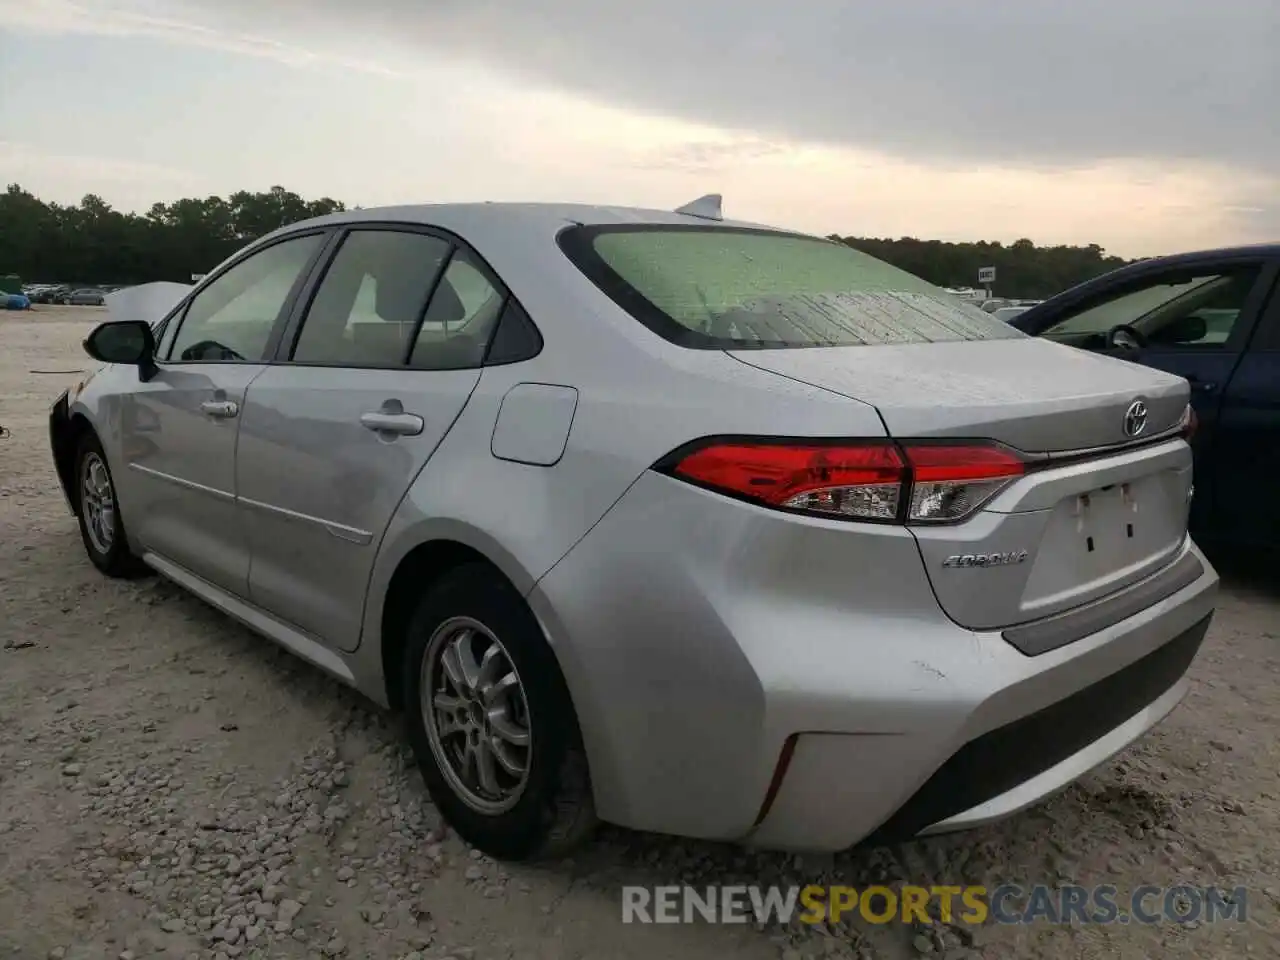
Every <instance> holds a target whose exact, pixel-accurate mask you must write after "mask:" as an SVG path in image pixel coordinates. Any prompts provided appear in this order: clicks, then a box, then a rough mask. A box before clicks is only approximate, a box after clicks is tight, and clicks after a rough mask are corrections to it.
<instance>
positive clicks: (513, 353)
mask: <svg viewBox="0 0 1280 960" xmlns="http://www.w3.org/2000/svg"><path fill="white" fill-rule="evenodd" d="M541 349H542V335H541V334H540V333H538V328H537V327H535V326H534V325H533V321H532V320H530V319H529V315H528V314H527V313H525V311H524V308H523V307H521V306H520V304H518V303H516V301H515V298H514V297H508V298H507V305H506V307H504V308H503V310H502V319H500V320H499V321H498V329H497V330H496V331H495V332H494V334H493V341H492V342H491V343H490V344H489V353H488V354H487V355H486V356H485V358H484V362H485V364H486V365H493V364H499V363H519V362H520V361H521V360H529V359H531V358H532V357H536V356H537V355H538V351H539V350H541Z"/></svg>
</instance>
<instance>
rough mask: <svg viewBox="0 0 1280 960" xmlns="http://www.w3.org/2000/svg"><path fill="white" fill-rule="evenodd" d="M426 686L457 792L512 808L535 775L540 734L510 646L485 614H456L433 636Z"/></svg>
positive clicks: (484, 807)
mask: <svg viewBox="0 0 1280 960" xmlns="http://www.w3.org/2000/svg"><path fill="white" fill-rule="evenodd" d="M420 690H421V701H422V702H421V704H420V705H419V708H420V709H421V710H422V716H423V720H424V726H425V727H426V732H427V740H428V742H429V744H430V745H431V751H432V753H433V754H434V755H435V758H436V762H437V763H438V764H439V767H440V771H441V773H443V774H444V777H445V779H446V780H447V781H448V783H449V786H450V787H451V788H452V789H453V791H454V793H456V794H457V796H458V797H459V799H461V800H462V801H463V802H464V803H465V804H467V806H469V807H471V808H472V809H473V810H476V811H477V812H479V813H484V814H488V815H491V816H492V815H496V814H500V813H504V812H505V811H507V810H510V809H511V808H512V807H513V806H515V805H516V803H517V802H518V801H519V799H520V797H521V796H522V795H523V793H524V790H525V787H526V785H527V784H528V781H529V765H530V760H531V759H532V756H533V734H532V731H531V729H530V723H529V705H528V701H527V699H526V697H525V690H524V686H523V684H522V682H521V680H520V674H519V672H518V671H517V670H516V667H515V663H514V662H513V661H512V659H511V655H510V654H509V653H508V652H507V649H506V647H504V646H503V645H502V642H501V641H500V640H499V639H498V638H497V636H495V635H494V633H493V631H491V630H490V629H489V628H488V627H486V626H485V625H484V624H482V623H480V622H479V621H477V620H473V619H472V618H470V617H452V618H450V619H449V620H446V621H445V622H444V623H442V624H440V626H439V627H437V628H436V630H435V632H434V633H433V634H432V635H431V639H430V641H429V642H428V643H427V650H426V655H425V656H424V657H423V659H422V677H421V684H420Z"/></svg>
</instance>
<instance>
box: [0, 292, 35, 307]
mask: <svg viewBox="0 0 1280 960" xmlns="http://www.w3.org/2000/svg"><path fill="white" fill-rule="evenodd" d="M0 304H4V308H5V309H6V310H30V309H31V299H30V298H29V297H28V296H27V295H26V294H25V293H6V292H5V291H3V290H0Z"/></svg>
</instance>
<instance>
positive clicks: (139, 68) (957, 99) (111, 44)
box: [0, 0, 1280, 256]
mask: <svg viewBox="0 0 1280 960" xmlns="http://www.w3.org/2000/svg"><path fill="white" fill-rule="evenodd" d="M1278 104H1280V4H1278V3H1276V2H1274V0H1213V2H1206V0H1106V2H1103V0H1070V2H1064V0H966V2H952V0H879V2H874V0H863V2H856V0H843V2H841V0H796V2H795V3H791V4H788V3H782V2H776V0H773V2H763V0H647V2H645V3H639V4H637V3H621V2H619V3H611V2H609V0H537V2H529V0H523V2H522V0H359V2H351V0H0V180H4V181H17V182H20V183H21V184H22V185H23V186H25V187H27V188H28V189H30V190H33V191H34V192H36V193H38V194H39V195H41V196H43V197H45V198H47V199H55V200H60V201H75V200H77V199H79V197H80V196H81V195H83V194H84V193H87V192H94V193H98V194H101V195H102V196H103V197H105V198H106V199H107V200H108V201H109V202H111V203H113V204H115V205H117V206H120V207H125V208H132V209H145V208H146V207H147V206H149V205H150V204H151V203H152V202H153V201H155V200H165V199H174V198H176V197H179V196H190V195H205V194H210V193H222V194H225V193H229V192H231V191H234V190H237V189H265V188H267V187H269V186H271V185H273V184H282V185H284V186H287V187H289V188H291V189H294V190H297V191H298V192H300V193H303V194H304V195H308V196H316V195H321V194H326V195H330V196H334V197H337V198H339V199H342V200H345V201H346V202H348V203H352V204H356V203H358V204H361V205H363V206H372V205H375V204H381V203H391V202H406V201H415V200H424V201H431V200H462V199H548V200H550V199H568V200H585V201H600V202H611V203H626V204H636V205H653V206H660V207H671V206H675V205H678V204H680V203H682V202H684V201H687V200H689V199H692V198H693V197H694V196H697V195H699V194H701V193H706V192H711V191H719V192H722V193H723V194H724V195H725V206H726V212H727V213H728V214H730V215H732V216H738V217H742V218H745V219H752V220H763V221H767V222H773V223H779V224H782V225H786V226H791V227H795V228H799V229H805V230H812V231H814V232H819V233H832V232H839V233H843V234H858V235H864V236H901V235H913V236H919V237H929V238H941V239H996V240H1004V241H1011V240H1014V239H1017V238H1018V237H1022V236H1028V237H1031V238H1032V239H1033V240H1035V241H1036V242H1038V243H1089V242H1097V243H1101V244H1103V245H1104V246H1106V247H1107V248H1108V249H1110V250H1112V251H1113V252H1116V253H1121V254H1125V255H1130V256H1133V255H1144V254H1150V253H1159V252H1166V251H1171V250H1177V249H1189V248H1194V247H1200V246H1210V245H1214V244H1220V243H1234V242H1246V241H1254V240H1264V239H1280V123H1278V122H1276V120H1275V118H1276V117H1277V116H1280V114H1278V113H1277V110H1280V107H1278Z"/></svg>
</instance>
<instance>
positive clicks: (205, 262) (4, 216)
mask: <svg viewBox="0 0 1280 960" xmlns="http://www.w3.org/2000/svg"><path fill="white" fill-rule="evenodd" d="M344 209H346V208H345V206H344V205H343V204H342V202H341V201H338V200H333V199H331V198H329V197H322V198H320V199H318V200H305V199H303V198H302V197H301V196H299V195H298V194H296V193H294V192H293V191H292V190H286V189H285V188H284V187H272V188H271V189H270V190H267V191H265V192H261V193H250V192H248V191H244V190H241V191H239V192H237V193H233V194H231V195H230V196H229V197H225V198H223V197H216V196H215V197H205V198H199V197H188V198H185V199H182V200H175V201H173V202H172V203H156V204H153V205H152V207H151V209H150V210H148V211H147V212H146V213H143V214H139V213H131V212H127V211H121V210H116V209H113V208H112V207H111V205H110V204H108V203H107V202H106V201H104V200H103V199H102V198H101V197H99V196H96V195H95V194H89V195H87V196H85V198H84V199H83V200H81V201H80V203H79V204H76V205H74V206H72V205H63V204H58V203H49V202H46V201H43V200H41V199H40V198H38V197H36V196H35V195H34V194H32V193H30V192H28V191H26V190H24V189H22V187H21V186H19V185H18V184H10V185H9V187H8V188H7V189H6V190H5V192H4V193H3V194H0V275H4V274H10V275H15V276H18V277H21V278H22V279H23V280H24V281H26V282H48V283H72V284H77V285H92V284H134V283H148V282H150V281H153V280H173V281H177V282H180V283H189V282H190V280H191V274H193V273H205V272H206V271H208V270H209V269H210V268H211V267H213V266H214V265H216V264H217V263H219V262H221V261H222V260H224V259H225V258H227V257H228V256H230V255H231V254H233V253H234V252H235V251H236V250H238V249H239V248H240V247H242V246H244V245H245V244H246V243H248V242H250V241H251V240H254V239H256V238H258V237H260V236H262V235H263V234H265V233H269V232H270V231H272V230H275V229H277V228H278V227H282V226H285V225H286V224H289V223H294V222H296V221H298V220H305V219H307V218H308V217H316V216H320V215H322V214H326V213H333V212H335V211H339V210H344ZM832 239H836V240H839V241H841V242H842V243H846V244H848V245H849V246H851V247H854V248H856V249H858V250H862V251H865V252H866V253H869V254H871V255H872V256H875V257H879V258H880V259H882V260H885V261H887V262H889V263H892V264H894V265H895V266H898V267H901V268H902V269H904V270H907V271H910V272H911V273H914V274H916V275H917V276H920V277H923V278H924V279H926V280H928V281H930V282H932V283H935V284H938V285H940V286H946V287H958V286H964V287H967V286H973V285H974V284H975V283H976V282H977V276H978V269H979V268H980V267H995V268H996V271H997V282H996V284H995V289H996V291H997V292H998V293H999V294H1000V295H1001V296H1007V297H1026V298H1031V297H1046V296H1050V295H1052V294H1054V293H1057V292H1058V291H1060V290H1064V289H1066V288H1067V287H1070V286H1072V285H1074V284H1076V283H1080V282H1082V281H1084V280H1088V279H1090V278H1091V277H1095V276H1097V275H1099V274H1101V273H1105V272H1107V271H1108V270H1112V269H1114V268H1116V267H1119V266H1122V265H1123V264H1124V263H1125V262H1126V261H1124V260H1122V259H1121V258H1119V257H1114V256H1108V255H1107V254H1106V252H1105V251H1104V250H1103V249H1102V247H1100V246H1098V245H1097V244H1089V245H1088V246H1086V247H1069V246H1054V247H1038V246H1036V245H1035V244H1034V243H1032V242H1031V241H1030V240H1018V241H1017V242H1015V243H1013V244H1009V245H1007V246H1006V245H1004V244H1001V243H988V242H977V243H946V242H943V241H940V240H917V239H915V238H914V237H902V238H900V239H897V240H892V239H888V238H885V239H877V238H871V237H852V236H848V237H846V236H833V237H832Z"/></svg>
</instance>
